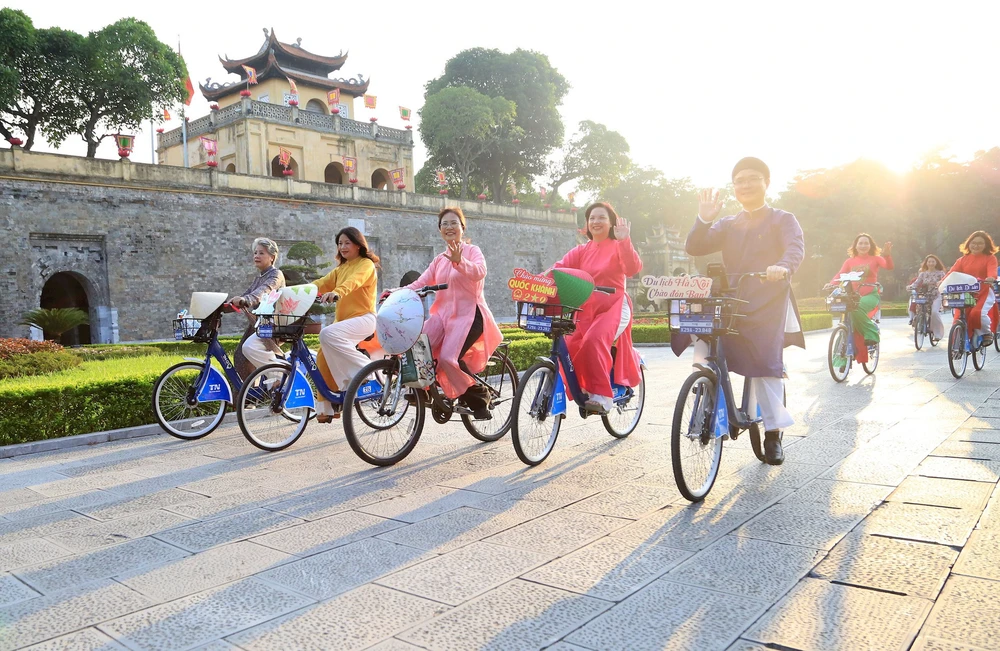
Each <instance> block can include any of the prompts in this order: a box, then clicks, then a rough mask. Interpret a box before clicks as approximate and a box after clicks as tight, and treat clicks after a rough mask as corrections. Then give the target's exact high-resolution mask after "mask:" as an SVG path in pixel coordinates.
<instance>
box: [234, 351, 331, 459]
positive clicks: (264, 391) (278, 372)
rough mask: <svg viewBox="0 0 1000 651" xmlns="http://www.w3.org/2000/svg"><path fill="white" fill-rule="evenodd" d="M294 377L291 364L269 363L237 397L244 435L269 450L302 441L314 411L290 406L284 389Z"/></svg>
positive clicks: (259, 369)
mask: <svg viewBox="0 0 1000 651" xmlns="http://www.w3.org/2000/svg"><path fill="white" fill-rule="evenodd" d="M293 379H294V377H293V376H292V367H291V366H289V365H287V364H267V365H265V366H261V367H260V368H258V369H257V370H256V371H254V372H253V373H251V374H250V377H248V378H247V379H246V381H245V382H244V383H243V387H242V388H241V389H240V393H239V395H238V396H237V398H236V421H237V422H238V423H239V425H240V430H242V431H243V436H245V437H246V439H247V440H248V441H250V443H252V444H253V445H255V446H256V447H258V448H260V449H261V450H264V451H265V452H277V451H279V450H284V449H285V448H287V447H288V446H290V445H291V444H292V443H295V442H296V441H297V440H299V437H300V436H302V432H304V431H305V429H306V425H308V424H309V419H310V417H311V416H312V415H313V413H314V410H313V409H310V408H309V407H295V408H292V409H286V408H285V406H284V405H283V404H282V392H283V390H284V389H285V386H286V385H287V384H288V383H289V382H291V381H292V380H293Z"/></svg>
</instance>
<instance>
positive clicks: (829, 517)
mask: <svg viewBox="0 0 1000 651" xmlns="http://www.w3.org/2000/svg"><path fill="white" fill-rule="evenodd" d="M866 513H867V508H866V507H854V508H846V509H839V510H835V511H831V509H830V508H829V507H828V506H826V505H824V504H819V503H816V502H782V503H780V504H775V505H774V506H771V507H769V508H768V509H767V510H766V511H764V512H763V513H761V514H759V515H757V516H756V517H755V518H754V519H752V520H750V521H749V522H747V523H746V524H745V525H743V526H742V527H740V528H739V529H737V530H736V535H737V536H742V537H746V538H756V539H758V540H770V541H771V542H778V543H785V544H792V545H802V546H804V547H813V548H816V549H832V548H833V546H834V545H835V544H837V541H839V540H840V539H841V538H843V537H844V536H845V535H847V533H848V532H849V531H850V530H851V529H853V528H854V527H855V526H856V525H857V524H858V523H859V522H861V520H862V519H863V518H864V517H865V514H866Z"/></svg>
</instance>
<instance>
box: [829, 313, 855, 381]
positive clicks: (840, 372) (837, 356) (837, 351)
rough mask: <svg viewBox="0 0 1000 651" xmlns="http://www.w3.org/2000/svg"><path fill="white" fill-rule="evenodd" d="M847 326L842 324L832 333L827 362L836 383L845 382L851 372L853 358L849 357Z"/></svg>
mask: <svg viewBox="0 0 1000 651" xmlns="http://www.w3.org/2000/svg"><path fill="white" fill-rule="evenodd" d="M847 337H848V334H847V326H845V325H843V324H840V325H838V326H837V327H835V328H834V329H833V332H831V333H830V347H829V350H827V355H826V361H827V366H828V367H829V369H830V377H832V378H833V381H834V382H843V381H844V380H846V379H847V374H848V373H850V372H851V358H850V357H849V356H848V355H847Z"/></svg>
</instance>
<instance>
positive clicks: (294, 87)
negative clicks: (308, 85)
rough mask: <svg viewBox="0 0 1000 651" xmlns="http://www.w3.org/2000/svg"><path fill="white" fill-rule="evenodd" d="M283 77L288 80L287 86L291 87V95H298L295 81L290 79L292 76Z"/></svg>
mask: <svg viewBox="0 0 1000 651" xmlns="http://www.w3.org/2000/svg"><path fill="white" fill-rule="evenodd" d="M285 79H287V80H288V86H289V88H291V89H292V95H298V94H299V89H298V88H297V87H296V86H295V82H294V81H292V78H291V77H285Z"/></svg>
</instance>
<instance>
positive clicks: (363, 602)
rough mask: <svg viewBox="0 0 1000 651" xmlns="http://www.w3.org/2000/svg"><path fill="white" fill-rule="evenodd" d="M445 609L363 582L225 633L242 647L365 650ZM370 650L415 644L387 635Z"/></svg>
mask: <svg viewBox="0 0 1000 651" xmlns="http://www.w3.org/2000/svg"><path fill="white" fill-rule="evenodd" d="M446 610H448V607H447V606H444V605H442V604H439V603H434V602H433V601H429V600H427V599H421V598H420V597H415V596H413V595H409V594H404V593H402V592H397V591H395V590H389V589H387V588H383V587H379V586H375V585H367V586H363V587H360V588H358V589H357V590H353V591H351V592H348V593H347V594H343V595H341V596H339V597H337V598H336V599H333V600H331V601H327V602H324V603H322V604H319V605H315V606H309V607H307V608H304V609H302V610H299V611H297V612H294V613H291V614H290V615H285V616H284V617H280V618H278V619H274V620H272V621H269V622H266V623H264V624H261V625H259V626H255V627H254V628H251V629H248V630H246V631H243V632H241V633H237V634H236V635H233V636H231V637H230V638H229V640H230V641H232V642H233V643H234V644H236V645H238V646H239V647H240V648H243V649H247V650H248V651H268V650H272V649H273V650H274V651H285V650H286V649H299V650H302V651H306V650H311V649H314V650H315V651H325V650H326V649H330V648H333V647H336V648H337V649H338V651H353V650H354V649H367V648H369V647H370V645H372V644H374V643H375V642H378V641H379V640H382V639H385V638H387V637H389V636H391V635H394V634H396V633H398V632H400V631H402V630H405V629H407V628H410V627H412V626H414V625H416V624H419V623H420V622H422V621H425V620H427V619H430V618H431V617H434V616H435V615H439V614H441V613H443V612H445V611H446ZM374 648H376V649H386V650H387V651H388V650H392V649H406V648H411V649H416V648H418V647H413V646H411V645H408V644H406V643H405V642H401V641H399V640H389V641H387V642H386V643H385V645H381V644H380V645H378V646H376V647H374Z"/></svg>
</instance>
